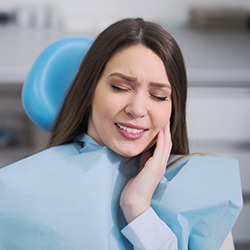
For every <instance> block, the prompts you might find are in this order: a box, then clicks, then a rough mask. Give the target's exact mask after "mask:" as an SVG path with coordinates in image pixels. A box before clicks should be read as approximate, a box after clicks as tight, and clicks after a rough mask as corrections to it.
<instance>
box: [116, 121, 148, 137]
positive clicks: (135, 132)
mask: <svg viewBox="0 0 250 250" xmlns="http://www.w3.org/2000/svg"><path fill="white" fill-rule="evenodd" d="M115 125H116V127H117V129H118V131H119V133H120V134H121V135H122V136H124V137H126V138H128V139H139V138H141V137H142V136H143V134H144V132H145V131H147V130H148V129H146V128H143V127H141V126H134V125H131V124H125V123H122V124H121V123H115Z"/></svg>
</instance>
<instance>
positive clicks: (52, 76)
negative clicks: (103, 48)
mask: <svg viewBox="0 0 250 250" xmlns="http://www.w3.org/2000/svg"><path fill="white" fill-rule="evenodd" d="M91 44H92V40H90V39H86V38H66V39H62V40H60V41H58V42H55V43H53V44H52V45H50V46H49V47H48V48H47V49H45V50H44V51H43V52H42V53H41V55H40V56H39V57H38V59H37V60H36V61H35V63H34V65H33V66H32V68H31V70H30V73H29V74H28V76H27V78H26V80H25V83H24V86H23V90H22V103H23V107H24V110H25V112H26V113H27V115H28V117H29V118H30V120H31V121H32V122H33V123H34V124H35V125H36V126H38V127H39V128H41V129H43V130H45V131H50V129H51V128H52V126H53V124H54V122H55V119H56V116H57V114H58V112H59V110H60V107H61V104H62V102H63V99H64V97H65V95H66V93H67V90H68V89H69V87H70V85H71V82H72V80H73V78H74V76H75V75H76V73H77V70H78V68H79V66H80V63H81V61H82V60H83V58H84V56H85V54H86V53H87V51H88V49H89V48H90V46H91ZM65 72H67V74H65ZM233 249H234V245H233V240H232V235H231V233H230V234H229V235H228V237H227V239H226V241H225V242H224V244H223V246H222V247H221V250H233Z"/></svg>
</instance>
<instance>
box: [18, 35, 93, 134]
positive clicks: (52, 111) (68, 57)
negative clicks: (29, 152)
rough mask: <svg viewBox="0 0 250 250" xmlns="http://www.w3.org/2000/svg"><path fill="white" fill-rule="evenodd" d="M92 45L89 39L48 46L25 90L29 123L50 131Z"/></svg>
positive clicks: (25, 108)
mask: <svg viewBox="0 0 250 250" xmlns="http://www.w3.org/2000/svg"><path fill="white" fill-rule="evenodd" d="M91 45H92V40H90V39H87V38H79V37H76V38H65V39H62V40H59V41H57V42H55V43H53V44H51V45H50V46H49V47H47V48H46V49H45V50H44V51H43V52H42V53H41V54H40V56H39V57H38V58H37V60H36V61H35V63H34V64H33V66H32V68H31V70H30V72H29V74H28V76H27V78H26V80H25V82H24V85H23V89H22V104H23V108H24V110H25V112H26V114H27V115H28V117H29V118H30V120H31V121H32V122H33V123H34V124H35V125H37V126H38V127H40V128H42V129H43V130H46V131H49V130H50V129H51V128H52V126H53V124H54V122H55V120H56V117H57V115H58V112H59V110H60V108H61V105H62V102H63V100H64V97H65V95H66V93H67V91H68V89H69V87H70V85H71V83H72V80H73V79H74V77H75V75H76V73H77V71H78V69H79V66H80V64H81V62H82V60H83V58H84V56H85V54H86V53H87V51H88V49H89V48H90V46H91Z"/></svg>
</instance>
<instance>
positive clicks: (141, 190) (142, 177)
mask: <svg viewBox="0 0 250 250" xmlns="http://www.w3.org/2000/svg"><path fill="white" fill-rule="evenodd" d="M171 147H172V142H171V135H170V130H169V126H168V127H166V128H164V129H163V130H161V131H160V132H159V134H158V138H157V143H156V148H155V151H154V154H153V156H151V153H150V151H146V152H144V153H143V154H142V156H141V161H140V168H139V172H138V174H137V175H136V176H135V177H133V178H132V179H130V180H129V181H128V183H127V184H126V186H125V187H124V189H123V191H122V194H121V197H120V206H121V209H122V211H123V214H124V216H125V218H126V220H127V222H128V223H130V222H131V221H132V220H134V219H135V218H136V217H138V216H139V215H140V214H142V213H143V212H144V211H146V210H147V209H148V208H149V207H150V203H151V199H152V196H153V194H154V191H155V189H156V187H157V186H158V184H159V182H160V181H161V179H162V177H163V175H164V173H165V171H166V164H167V161H168V158H169V155H170V151H171Z"/></svg>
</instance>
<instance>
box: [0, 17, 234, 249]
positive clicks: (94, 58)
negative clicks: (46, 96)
mask: <svg viewBox="0 0 250 250" xmlns="http://www.w3.org/2000/svg"><path fill="white" fill-rule="evenodd" d="M186 96H187V77H186V71H185V65H184V62H183V57H182V53H181V51H180V49H179V47H178V45H177V43H176V41H175V40H174V38H173V37H172V36H171V35H170V34H169V33H167V32H166V31H165V30H164V29H163V28H162V27H160V26H159V25H157V24H155V23H151V22H145V21H144V20H142V19H125V20H121V21H118V22H117V23H114V24H113V25H111V26H110V27H108V28H107V29H106V30H104V31H103V32H102V33H101V34H100V35H99V36H98V37H97V39H96V40H95V42H94V44H93V45H92V46H91V48H90V50H89V52H88V54H87V55H86V57H85V59H84V61H83V62H82V65H81V66H80V69H79V71H78V74H77V75H76V77H75V79H74V82H73V84H72V87H71V88H70V90H69V93H68V94H67V97H66V99H65V101H64V104H63V106H62V109H61V111H60V114H59V116H58V118H57V120H56V123H55V125H54V127H53V129H52V132H51V136H50V141H49V145H48V146H49V149H48V150H46V151H44V152H41V153H40V154H38V155H35V156H33V158H32V157H31V158H28V159H26V160H24V162H23V163H22V165H25V167H22V168H19V169H21V170H22V171H21V170H16V169H17V167H16V165H15V164H14V166H13V165H12V167H11V166H9V167H8V168H5V169H10V170H9V171H8V170H6V171H3V173H2V175H1V177H2V180H3V182H2V183H12V182H11V180H12V178H13V173H10V172H13V171H14V172H18V173H19V174H20V175H19V177H20V179H21V181H20V185H16V184H15V185H16V187H15V188H14V190H15V191H16V190H17V189H18V190H19V193H20V194H21V195H19V199H20V197H23V199H26V200H27V202H30V204H31V205H30V207H29V206H27V205H25V206H23V205H20V203H18V202H17V200H18V199H15V201H13V200H14V199H11V200H10V199H9V198H8V197H7V193H9V194H12V196H15V195H13V193H15V192H14V191H8V190H9V189H8V188H5V187H4V185H5V184H3V185H2V186H3V190H4V191H3V194H4V195H3V197H4V199H3V200H7V202H5V203H4V205H2V207H3V208H1V207H0V209H1V210H0V212H2V214H3V213H4V212H5V211H6V208H7V207H8V206H10V205H9V204H11V206H10V207H11V208H13V207H14V206H15V205H17V204H18V205H19V207H18V209H17V211H16V210H15V209H14V210H13V211H12V210H11V209H10V210H9V209H8V211H12V212H8V213H9V214H10V216H9V214H8V216H5V217H0V220H1V221H2V230H1V231H5V232H7V233H5V234H4V235H5V236H6V235H7V237H6V238H5V243H4V244H6V246H8V247H9V246H15V249H22V248H21V247H22V244H20V242H26V246H25V249H34V248H36V247H37V246H38V244H42V247H41V249H46V248H47V247H50V249H131V248H132V245H134V247H135V248H137V249H178V248H179V249H187V248H190V249H200V246H202V247H203V248H202V249H216V247H218V246H219V244H221V243H222V241H223V240H224V238H225V236H226V235H227V233H228V232H229V231H230V229H231V227H232V224H233V223H234V222H235V220H236V218H237V216H238V213H239V212H238V210H237V213H235V214H234V216H232V218H230V220H227V222H226V225H225V229H224V230H221V232H222V231H223V232H222V233H221V236H220V237H218V238H219V241H216V240H214V235H212V234H213V233H211V235H212V236H211V237H210V238H211V240H210V239H209V237H207V236H206V237H204V238H206V239H204V240H203V241H201V242H200V239H198V240H197V239H196V235H197V234H196V233H195V231H196V229H197V227H196V226H193V225H192V226H190V225H191V223H189V217H188V219H187V218H185V216H183V218H184V219H181V216H180V215H178V216H172V214H176V211H174V210H172V208H171V209H168V208H166V207H165V206H169V207H171V205H172V204H168V200H167V199H168V197H169V194H168V189H169V190H171V185H169V183H168V182H167V181H168V178H169V180H170V179H171V178H173V177H174V176H175V175H178V172H181V169H182V168H183V166H184V165H188V164H189V162H192V159H190V158H187V159H188V160H186V162H183V161H182V164H181V165H175V166H173V167H171V168H170V169H173V171H171V170H170V171H169V172H168V176H167V175H166V173H165V172H166V165H167V162H168V161H169V162H170V161H172V158H173V159H176V158H179V157H176V156H175V155H187V154H188V153H189V150H188V140H187V132H186V117H185V106H186ZM170 154H171V155H172V157H171V159H169V157H170ZM201 158H202V157H197V158H196V159H199V160H200V161H201V163H200V164H201V165H203V167H204V166H205V165H206V162H205V161H204V162H203V160H202V159H201ZM211 161H213V164H214V163H215V164H219V162H220V161H221V160H218V162H217V160H215V159H214V158H212V159H211ZM187 162H188V163H187ZM34 163H35V164H36V168H35V169H36V171H34V167H32V166H31V165H33V164H34ZM228 164H229V165H232V167H231V168H232V171H233V172H234V170H233V169H235V167H234V165H235V162H233V163H230V161H229V163H228ZM19 165H20V164H19ZM191 165H192V164H191ZM27 166H28V167H27ZM47 166H49V167H47ZM13 169H14V170H13ZM190 169H191V168H190ZM204 169H206V167H204ZM20 171H21V172H20ZM236 172H237V170H236ZM234 173H235V172H234ZM39 174H40V176H46V178H44V179H42V180H41V179H39V178H38V176H39ZM164 175H165V176H164ZM27 176H28V177H31V178H30V179H32V180H34V179H35V180H36V181H33V182H34V183H29V184H27V183H26V181H25V180H27ZM179 176H180V175H179ZM177 177H178V176H177ZM201 177H202V176H201ZM203 178H205V176H204V177H203ZM206 178H207V176H206ZM211 178H214V177H213V176H212V177H211ZM230 181H231V180H229V182H230ZM236 182H237V181H236ZM9 186H11V185H9ZM20 189H21V190H20ZM48 189H49V192H48ZM6 190H7V191H6ZM27 190H32V194H35V195H30V193H29V192H31V191H29V192H28V195H27ZM34 190H36V192H34ZM65 190H67V192H66V193H65V192H64V191H65ZM176 191H177V190H176ZM24 193H25V195H23V194H24ZM50 193H52V195H50ZM176 193H177V192H176ZM10 197H11V196H10ZM34 197H35V198H34ZM23 199H22V200H23ZM34 199H35V201H34ZM220 199H222V198H221V197H220ZM81 200H83V201H81ZM70 201H71V202H72V204H73V205H72V204H70V205H69V202H70ZM183 203H184V204H185V201H183ZM193 203H195V202H193ZM173 204H174V202H173ZM199 205H200V204H199ZM215 206H216V207H218V206H217V204H215ZM198 207H199V206H198ZM224 209H225V206H224V205H223V208H222V209H221V210H220V211H221V212H224ZM27 210H28V211H29V213H28V214H27ZM210 210H211V208H210ZM24 211H26V212H24ZM195 211H196V210H195ZM200 211H201V213H204V210H203V209H201V210H200ZM0 214H1V213H0ZM20 215H21V216H22V219H20ZM197 215H199V212H198V213H197ZM6 218H7V219H6ZM13 218H15V219H13ZM16 218H19V219H18V220H17V219H16ZM23 218H24V219H23ZM176 218H178V219H177V220H176ZM208 218H210V217H209V216H208ZM225 218H226V217H225ZM226 219H227V218H226ZM23 220H25V223H24V222H23ZM185 221H186V222H187V223H186V222H185ZM192 221H196V219H193V220H192ZM215 223H217V222H215V220H214V223H213V224H212V225H214V224H215ZM0 224H1V223H0ZM196 224H197V225H199V223H197V222H196ZM14 225H18V226H19V227H20V228H22V230H19V231H18V233H19V236H18V239H19V241H16V240H15V239H14V240H13V239H12V241H10V240H9V241H8V240H6V239H7V238H8V237H10V236H8V233H10V232H12V230H13V227H14ZM208 225H210V224H209V223H208ZM6 228H7V230H6ZM170 228H171V229H170ZM198 228H199V227H198ZM208 228H209V227H208ZM220 228H221V226H220ZM190 229H192V230H191V231H190ZM199 229H200V228H199ZM121 230H122V234H121ZM209 230H210V231H212V230H211V228H209ZM205 231H206V230H205ZM214 231H215V232H216V233H218V231H216V230H215V229H214ZM202 232H203V231H202V230H201V234H202ZM94 233H96V236H95V235H94ZM199 233H200V232H199ZM123 235H124V236H125V237H126V238H127V239H128V240H129V241H130V242H129V241H127V240H126V238H125V237H124V236H123ZM176 236H177V238H178V244H179V245H178V246H177V238H176ZM0 237H1V236H0ZM2 237H3V236H2ZM95 237H96V238H97V239H96V240H95ZM0 239H1V238H0ZM20 239H21V240H20ZM208 239H209V240H208ZM207 242H212V243H211V244H210V243H209V244H210V245H208V244H207ZM131 243H132V244H131ZM8 244H12V245H8ZM195 247H197V248H195Z"/></svg>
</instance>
